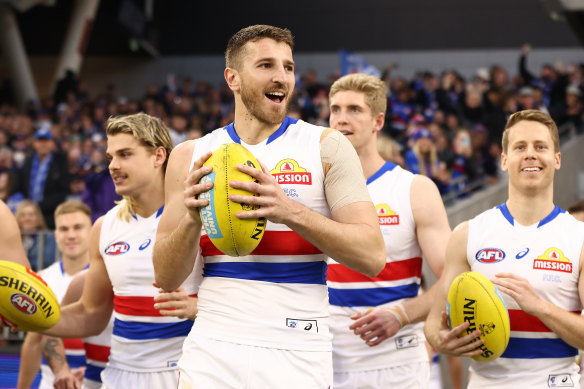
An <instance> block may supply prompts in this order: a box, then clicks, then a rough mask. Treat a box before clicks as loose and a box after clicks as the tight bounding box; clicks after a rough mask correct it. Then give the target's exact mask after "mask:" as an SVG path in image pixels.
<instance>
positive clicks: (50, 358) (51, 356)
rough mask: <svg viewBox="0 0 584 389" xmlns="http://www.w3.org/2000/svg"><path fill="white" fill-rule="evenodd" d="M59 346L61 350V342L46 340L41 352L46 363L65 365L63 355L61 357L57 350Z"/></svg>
mask: <svg viewBox="0 0 584 389" xmlns="http://www.w3.org/2000/svg"><path fill="white" fill-rule="evenodd" d="M59 346H61V347H60V348H61V350H62V349H63V348H62V344H61V342H59V341H58V340H57V339H47V342H46V343H45V347H44V350H43V355H44V357H45V359H46V360H47V363H49V364H50V363H59V362H60V363H65V362H66V359H65V358H64V357H63V355H61V353H59V351H58V350H57V348H58V347H59Z"/></svg>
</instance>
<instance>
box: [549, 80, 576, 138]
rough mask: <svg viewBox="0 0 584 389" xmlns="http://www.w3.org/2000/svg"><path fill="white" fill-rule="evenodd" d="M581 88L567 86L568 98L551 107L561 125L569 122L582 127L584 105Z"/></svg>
mask: <svg viewBox="0 0 584 389" xmlns="http://www.w3.org/2000/svg"><path fill="white" fill-rule="evenodd" d="M580 95H581V92H580V88H578V87H577V86H576V85H570V86H569V87H568V88H566V98H565V99H564V101H562V102H560V103H558V104H557V105H556V106H554V107H552V109H551V116H552V118H553V119H554V120H555V122H556V123H557V125H558V127H561V126H563V125H565V124H567V123H571V124H573V125H574V126H575V127H576V128H577V129H579V130H581V128H582V115H583V114H584V107H583V105H582V101H581V100H580Z"/></svg>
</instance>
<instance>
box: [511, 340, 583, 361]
mask: <svg viewBox="0 0 584 389" xmlns="http://www.w3.org/2000/svg"><path fill="white" fill-rule="evenodd" d="M576 355H578V349H577V348H575V347H572V346H570V345H569V344H568V343H566V342H564V341H563V340H562V339H547V338H543V339H534V338H511V339H509V345H508V346H507V349H506V350H505V352H504V353H503V355H501V357H502V358H522V359H536V358H568V357H574V356H576Z"/></svg>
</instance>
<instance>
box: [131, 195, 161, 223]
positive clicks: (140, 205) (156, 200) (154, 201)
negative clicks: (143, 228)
mask: <svg viewBox="0 0 584 389" xmlns="http://www.w3.org/2000/svg"><path fill="white" fill-rule="evenodd" d="M132 199H133V200H134V204H135V207H134V211H135V212H136V214H137V215H138V216H140V217H144V218H147V217H150V216H152V215H153V214H154V213H155V212H157V211H158V210H159V209H160V207H162V206H163V205H164V191H160V190H154V191H152V192H147V191H144V193H142V194H140V195H138V196H134V197H132Z"/></svg>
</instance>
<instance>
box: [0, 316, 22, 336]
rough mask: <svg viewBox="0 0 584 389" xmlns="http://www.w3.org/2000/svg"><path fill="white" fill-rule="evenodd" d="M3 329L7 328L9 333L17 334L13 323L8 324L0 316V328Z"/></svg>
mask: <svg viewBox="0 0 584 389" xmlns="http://www.w3.org/2000/svg"><path fill="white" fill-rule="evenodd" d="M3 327H9V328H10V332H18V327H17V326H16V325H14V323H11V322H9V321H8V320H6V319H5V318H4V316H2V315H0V328H3Z"/></svg>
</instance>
